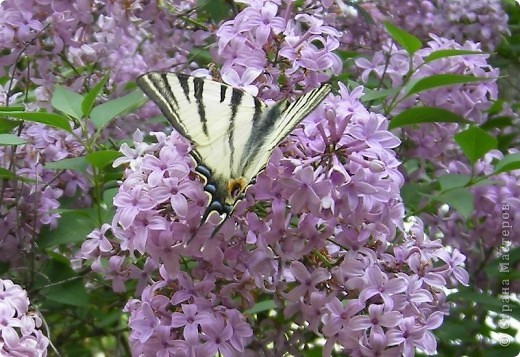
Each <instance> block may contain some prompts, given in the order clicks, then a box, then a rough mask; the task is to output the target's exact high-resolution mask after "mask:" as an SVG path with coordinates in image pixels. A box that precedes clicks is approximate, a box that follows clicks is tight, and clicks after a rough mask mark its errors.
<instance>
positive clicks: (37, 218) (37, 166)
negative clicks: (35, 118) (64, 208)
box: [0, 124, 90, 266]
mask: <svg viewBox="0 0 520 357" xmlns="http://www.w3.org/2000/svg"><path fill="white" fill-rule="evenodd" d="M75 135H79V131H78V130H76V131H75ZM75 135H73V134H67V133H66V132H65V131H62V130H55V129H50V128H48V127H47V126H45V125H42V124H26V125H25V127H24V129H23V130H22V132H21V134H20V137H21V138H22V139H24V140H26V143H25V144H23V145H18V146H16V148H15V149H14V151H13V150H12V147H11V146H2V147H1V149H0V167H2V168H4V169H8V170H11V171H12V172H14V173H15V174H16V175H17V176H19V177H20V178H22V180H19V179H16V180H15V179H13V180H4V181H3V182H2V184H1V185H2V190H1V191H0V192H1V194H2V197H1V199H0V202H1V205H0V222H1V223H0V242H1V243H2V249H0V261H3V262H9V263H10V264H11V266H16V265H18V264H19V263H20V262H21V261H20V259H21V258H22V256H23V253H24V252H25V253H27V252H30V251H32V249H33V248H32V247H33V244H34V241H35V239H36V237H37V236H38V233H39V232H40V230H41V228H42V226H44V225H48V226H49V227H51V228H55V227H56V225H57V220H58V218H59V217H60V214H59V213H58V212H56V209H57V208H58V207H60V203H59V201H58V199H59V198H60V197H63V196H64V197H75V196H76V195H78V196H80V198H79V199H78V205H80V204H85V205H88V204H90V201H89V196H87V195H80V193H85V192H88V190H89V189H90V183H89V182H88V181H87V179H86V178H85V177H84V176H83V175H81V174H79V173H78V172H76V171H70V170H64V171H61V172H60V171H57V170H50V169H46V168H45V167H44V165H45V164H46V163H50V162H54V161H59V160H61V159H65V158H71V157H76V156H80V155H81V154H82V153H83V150H84V149H83V146H82V145H81V144H80V143H79V142H78V140H77V137H76V136H75Z"/></svg>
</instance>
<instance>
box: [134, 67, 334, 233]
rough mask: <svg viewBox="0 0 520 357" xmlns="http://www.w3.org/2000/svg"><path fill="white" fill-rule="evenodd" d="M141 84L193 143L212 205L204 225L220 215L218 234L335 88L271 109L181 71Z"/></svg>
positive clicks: (155, 76)
mask: <svg viewBox="0 0 520 357" xmlns="http://www.w3.org/2000/svg"><path fill="white" fill-rule="evenodd" d="M137 84H138V85H139V87H140V88H141V90H142V91H143V92H144V93H145V94H146V95H147V96H148V97H149V98H150V99H152V100H153V101H154V102H155V103H156V104H157V105H158V106H159V108H160V109H161V112H162V113H163V115H164V116H165V117H166V119H167V120H168V121H169V122H170V124H171V125H172V126H173V128H174V129H175V130H176V131H177V132H178V133H179V134H181V135H182V136H184V137H185V138H186V139H188V140H189V141H190V142H191V143H192V146H193V148H192V151H191V155H192V156H193V158H194V159H195V162H196V164H197V166H196V172H197V173H198V174H199V175H200V176H201V177H202V179H203V181H204V191H205V193H206V194H207V196H208V202H209V203H208V205H207V207H206V210H205V212H204V214H203V216H202V219H201V223H200V224H201V225H202V224H203V223H204V222H205V221H206V220H207V219H208V217H209V215H210V214H211V213H213V212H217V213H218V214H219V215H220V217H221V223H220V224H219V226H218V227H217V229H216V230H218V228H219V227H220V226H221V225H222V223H223V222H224V220H225V219H226V218H227V217H228V216H229V215H230V214H231V213H232V212H233V209H234V208H235V206H236V204H237V203H238V201H239V200H240V199H241V198H243V196H244V192H245V190H246V188H247V187H248V185H249V184H250V182H251V181H252V180H254V178H255V177H256V175H257V174H258V173H259V172H260V171H261V170H262V169H263V168H264V167H265V165H266V164H267V161H268V160H269V156H270V155H271V152H272V151H273V150H274V148H275V147H276V146H277V145H278V144H279V143H280V142H281V141H282V140H283V139H284V138H285V137H287V135H289V133H290V132H291V131H292V130H293V129H294V128H295V127H296V125H298V124H299V123H300V122H301V121H302V119H304V118H305V117H306V116H307V115H308V114H309V113H310V112H311V111H313V110H314V109H315V108H316V107H317V106H318V104H320V103H321V101H322V100H323V99H324V98H325V97H326V96H327V95H328V94H329V93H330V90H331V89H330V85H327V84H325V85H323V86H321V87H320V88H317V89H314V90H311V91H310V92H308V93H306V94H304V95H302V96H301V97H299V98H298V99H297V100H296V101H294V102H292V103H289V102H288V101H281V102H278V103H275V104H273V105H266V104H265V103H264V102H262V101H261V100H260V99H258V98H257V97H255V96H252V95H250V94H248V93H246V92H244V91H242V90H240V89H237V88H234V87H232V86H229V85H226V84H223V83H219V82H216V81H212V80H208V79H204V78H199V77H193V76H189V75H185V74H180V73H172V72H148V73H145V74H143V75H141V76H140V77H138V78H137ZM215 233H216V231H214V232H213V234H212V236H213V235H214V234H215Z"/></svg>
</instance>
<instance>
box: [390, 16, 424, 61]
mask: <svg viewBox="0 0 520 357" xmlns="http://www.w3.org/2000/svg"><path fill="white" fill-rule="evenodd" d="M385 28H386V31H387V32H388V33H389V34H390V36H391V37H392V38H393V39H394V41H395V42H397V43H398V44H400V45H401V47H402V48H404V49H405V50H406V52H408V54H409V55H410V56H412V55H413V54H414V53H415V52H417V50H419V49H420V48H421V47H422V43H421V40H419V39H418V38H417V37H415V36H414V35H412V34H410V33H408V32H406V31H404V30H402V29H400V28H399V27H397V26H394V25H393V24H391V23H390V22H385Z"/></svg>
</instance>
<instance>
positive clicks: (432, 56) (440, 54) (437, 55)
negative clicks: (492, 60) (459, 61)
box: [424, 49, 487, 63]
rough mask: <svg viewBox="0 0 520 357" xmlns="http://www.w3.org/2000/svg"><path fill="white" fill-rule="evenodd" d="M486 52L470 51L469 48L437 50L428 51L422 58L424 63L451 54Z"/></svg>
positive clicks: (479, 52)
mask: <svg viewBox="0 0 520 357" xmlns="http://www.w3.org/2000/svg"><path fill="white" fill-rule="evenodd" d="M486 54H487V53H485V52H482V51H471V50H455V49H451V50H437V51H433V52H432V53H430V54H429V55H428V56H426V58H425V59H424V62H425V63H430V62H432V61H435V60H438V59H440V58H446V57H453V56H466V55H486Z"/></svg>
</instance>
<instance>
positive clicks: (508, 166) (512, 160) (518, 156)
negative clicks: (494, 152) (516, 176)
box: [494, 152, 520, 174]
mask: <svg viewBox="0 0 520 357" xmlns="http://www.w3.org/2000/svg"><path fill="white" fill-rule="evenodd" d="M518 169H520V152H516V153H513V154H508V155H506V156H504V158H503V159H502V160H500V161H499V162H498V163H497V164H496V165H495V172H494V173H495V174H500V173H502V172H509V171H513V170H518Z"/></svg>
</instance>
